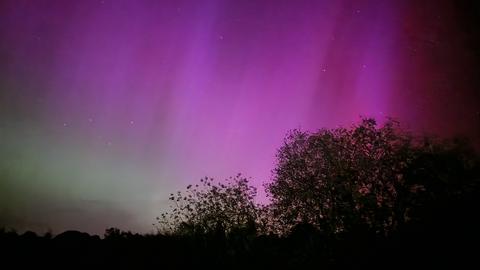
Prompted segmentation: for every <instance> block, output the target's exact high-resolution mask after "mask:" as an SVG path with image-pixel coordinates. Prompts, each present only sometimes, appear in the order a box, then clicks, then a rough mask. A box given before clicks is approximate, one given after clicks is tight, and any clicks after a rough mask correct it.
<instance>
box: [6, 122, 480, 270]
mask: <svg viewBox="0 0 480 270" xmlns="http://www.w3.org/2000/svg"><path fill="white" fill-rule="evenodd" d="M277 161H278V162H277V165H276V167H275V169H274V170H273V178H272V181H271V182H270V183H268V184H266V188H267V191H268V192H269V196H270V200H271V203H270V204H268V205H258V204H256V203H255V201H254V199H255V195H256V189H255V188H254V187H252V186H250V184H249V181H248V179H247V178H245V177H243V176H242V175H240V174H239V175H237V176H235V177H232V178H230V179H229V180H228V181H224V182H220V183H215V182H214V181H213V179H211V178H204V179H202V180H201V181H200V183H198V184H196V185H189V186H187V188H186V190H185V191H179V192H177V193H172V194H171V196H170V201H171V203H172V205H171V209H170V211H168V212H166V213H163V214H161V215H160V217H158V218H157V223H156V224H155V225H156V228H157V229H158V233H156V234H151V235H139V234H134V233H131V232H124V231H121V230H119V229H115V228H110V229H108V230H106V232H105V235H104V237H103V239H100V237H98V236H90V235H88V234H84V233H80V232H72V231H69V232H64V233H62V234H59V235H57V236H55V237H53V236H52V235H51V234H46V235H44V236H38V235H36V234H35V233H33V232H26V233H24V234H21V235H19V234H17V233H16V232H13V231H5V230H2V231H0V245H1V248H2V256H4V259H3V261H8V259H10V260H16V262H17V263H18V262H19V264H22V263H29V262H30V263H31V262H37V263H41V264H44V265H47V266H53V265H57V266H62V262H60V261H58V260H53V259H52V256H54V257H60V258H62V259H64V260H67V261H69V263H70V265H71V263H72V262H73V263H75V264H78V265H82V266H87V267H90V266H97V267H98V266H100V267H102V266H103V267H105V266H106V267H110V268H111V267H114V266H118V267H130V268H140V267H147V266H148V267H159V268H166V269H169V268H174V267H175V268H179V267H181V268H183V267H200V266H202V267H212V266H217V267H219V266H223V267H227V268H247V267H255V268H260V267H261V268H295V269H297V268H304V267H308V266H310V267H315V268H338V267H349V268H353V267H369V268H406V267H409V268H410V267H420V266H426V267H430V268H432V267H435V266H444V267H445V266H447V267H448V266H450V267H452V268H453V267H455V268H462V267H466V266H467V265H469V264H475V265H478V262H477V260H478V259H477V257H476V256H477V254H478V252H479V251H480V249H479V247H478V245H479V243H480V233H479V228H480V226H479V225H480V221H479V218H478V215H479V206H480V159H479V156H478V154H477V152H476V151H475V150H474V149H473V148H472V147H471V146H470V144H469V143H468V142H467V141H465V140H459V139H454V140H440V139H435V138H418V137H415V136H413V135H411V134H409V133H407V132H405V131H403V130H402V129H401V128H400V126H399V125H398V123H396V122H395V121H393V120H388V121H387V122H386V123H385V124H384V125H382V126H379V125H377V123H376V122H375V121H374V120H373V119H364V120H362V122H360V123H359V124H358V125H355V126H353V127H352V128H349V129H345V128H337V129H332V130H327V129H322V130H320V131H317V132H315V133H308V132H303V131H299V130H294V131H292V132H290V133H289V134H288V136H287V137H286V138H285V142H284V144H283V145H282V146H281V147H280V148H279V150H278V154H277ZM23 258H28V260H24V259H23ZM470 267H474V266H473V265H472V266H469V268H470Z"/></svg>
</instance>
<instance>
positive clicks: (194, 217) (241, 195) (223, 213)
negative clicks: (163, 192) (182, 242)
mask: <svg viewBox="0 0 480 270" xmlns="http://www.w3.org/2000/svg"><path fill="white" fill-rule="evenodd" d="M200 185H201V186H199V185H195V186H192V185H188V186H187V190H186V191H185V192H181V191H178V192H177V193H176V194H173V193H172V194H170V198H169V199H170V201H171V202H172V203H173V205H172V206H171V208H172V209H171V211H170V212H167V213H163V214H162V215H161V217H158V218H157V220H158V229H159V231H161V232H173V233H179V234H199V233H200V234H205V233H229V232H231V231H232V230H235V229H245V230H255V220H256V219H257V208H256V205H255V203H254V197H255V195H256V188H255V187H253V186H250V185H249V183H248V179H247V178H245V177H243V176H242V175H241V174H238V175H236V176H235V177H231V178H229V179H228V180H227V181H226V182H225V183H217V184H216V183H214V181H213V178H207V177H205V178H203V179H201V180H200Z"/></svg>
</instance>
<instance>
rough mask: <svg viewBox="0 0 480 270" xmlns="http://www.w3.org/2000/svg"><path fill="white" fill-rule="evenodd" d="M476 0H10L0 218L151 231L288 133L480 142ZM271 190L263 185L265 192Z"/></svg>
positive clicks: (270, 151)
mask: <svg viewBox="0 0 480 270" xmlns="http://www.w3.org/2000/svg"><path fill="white" fill-rule="evenodd" d="M473 3H474V1H472V2H471V3H470V2H465V1H463V2H462V1H453V0H452V1H380V0H378V1H373V0H372V1H322V0H318V1H233V0H231V1H226V0H225V1H221V0H218V1H214V0H204V1H203V0H202V1H193V0H192V1H134V0H131V1H126V0H125V1H120V0H119V1H114V0H102V1H33V0H31V1H22V0H17V1H14V0H12V1H2V2H1V3H0V153H1V155H0V226H10V227H16V228H19V229H33V230H39V231H45V230H47V229H52V230H53V231H54V232H58V231H61V230H65V229H78V230H83V231H88V232H96V233H100V232H102V231H103V230H104V229H105V228H106V227H109V226H116V227H120V228H122V229H130V230H135V231H149V230H150V229H151V223H152V221H153V219H154V218H155V216H156V215H158V213H159V212H160V211H161V210H162V209H163V208H164V207H166V199H167V198H168V194H170V193H171V192H174V191H176V190H178V189H182V188H183V187H184V186H185V185H187V184H190V183H193V182H195V181H197V180H198V179H200V178H202V177H204V176H211V177H215V178H216V179H218V180H221V179H223V178H225V177H228V176H230V175H235V174H237V173H238V172H241V173H243V174H245V175H247V176H251V177H252V178H253V181H254V183H255V184H256V185H258V187H259V188H261V186H262V183H263V182H266V181H268V180H269V178H270V171H271V169H272V168H273V166H274V164H275V152H276V149H277V148H278V147H279V146H280V145H281V143H282V140H283V136H284V135H285V133H286V132H287V131H288V130H290V129H293V128H302V129H307V130H315V129H318V128H322V127H335V126H338V125H347V126H348V125H350V124H351V123H353V122H355V121H358V119H359V116H373V117H376V118H378V119H382V118H383V117H386V116H391V117H395V118H397V119H399V120H400V121H401V122H402V123H403V124H404V125H405V126H407V127H408V128H410V129H411V130H414V131H416V132H426V133H431V134H438V135H440V136H452V135H463V136H467V137H470V138H472V139H473V140H476V139H477V138H480V109H479V108H480V102H479V100H480V94H479V92H480V91H479V90H478V86H479V80H480V78H479V76H478V70H479V35H478V29H477V28H478V25H479V24H478V23H479V20H478V17H477V15H478V12H479V8H478V4H477V5H475V4H473ZM262 194H263V193H262V192H260V196H263V195H262Z"/></svg>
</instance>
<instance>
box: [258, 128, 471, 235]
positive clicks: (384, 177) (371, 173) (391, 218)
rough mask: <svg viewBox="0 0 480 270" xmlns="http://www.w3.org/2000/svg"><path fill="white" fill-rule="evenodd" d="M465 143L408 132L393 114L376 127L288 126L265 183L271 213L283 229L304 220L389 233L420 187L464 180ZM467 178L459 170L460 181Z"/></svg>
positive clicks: (410, 209)
mask: <svg viewBox="0 0 480 270" xmlns="http://www.w3.org/2000/svg"><path fill="white" fill-rule="evenodd" d="M465 145H466V144H464V146H465ZM467 149H468V147H463V148H461V147H459V144H458V143H452V142H448V143H446V142H438V141H435V140H433V139H422V140H420V139H417V138H414V137H413V136H412V135H410V134H409V133H407V132H404V131H402V129H401V128H400V126H399V124H398V123H397V122H396V121H394V120H392V119H388V120H387V121H386V123H385V124H384V125H383V126H381V127H380V126H378V125H377V123H376V121H375V120H374V119H363V120H362V121H361V122H360V123H359V124H358V125H355V126H353V127H352V128H351V129H345V128H337V129H332V130H328V129H321V130H319V131H318V132H315V133H308V132H303V131H299V130H293V131H292V132H290V134H289V135H288V136H287V137H286V139H285V142H284V145H283V146H282V147H281V148H280V149H279V151H278V154H277V160H278V163H277V166H276V168H275V170H274V178H273V181H272V182H271V183H270V184H268V185H267V189H268V191H269V192H270V194H271V196H272V205H271V207H272V214H273V216H274V217H273V218H274V219H275V220H277V221H278V223H277V226H279V227H280V228H281V229H282V230H283V231H284V232H285V231H289V230H291V229H292V227H293V226H295V225H296V224H303V223H308V224H312V225H314V226H316V227H317V228H318V229H320V230H321V231H323V232H325V233H328V234H334V233H339V232H348V231H352V230H358V229H359V228H365V229H368V230H372V231H374V232H376V233H378V234H381V235H386V234H389V233H390V232H392V231H393V230H395V229H396V228H398V227H399V226H402V225H403V224H404V223H405V221H406V220H411V219H412V218H413V216H412V215H413V213H414V212H415V211H414V208H415V209H417V208H418V207H419V205H421V204H425V202H422V200H425V199H426V198H425V196H426V194H433V193H435V194H437V193H441V192H444V191H445V192H447V191H449V190H450V191H451V192H453V190H455V189H452V186H451V185H446V184H445V183H444V182H445V181H447V182H449V183H450V184H453V183H456V185H457V187H465V185H463V184H461V183H460V179H458V177H460V176H461V174H462V173H463V174H465V172H466V171H467V170H466V167H465V166H466V165H467V163H468V164H469V162H470V163H472V162H471V161H473V155H470V156H468V155H466V154H465V153H473V152H472V151H470V150H467ZM442 158H443V159H442ZM444 159H446V160H444ZM442 160H443V161H442ZM472 166H473V165H472ZM457 180H458V181H457ZM471 180H472V179H471V178H468V177H466V176H465V175H464V177H463V183H464V182H468V181H470V182H471ZM442 181H443V182H442ZM455 181H457V182H455ZM456 190H457V192H458V190H459V189H458V188H457V189H456Z"/></svg>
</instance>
